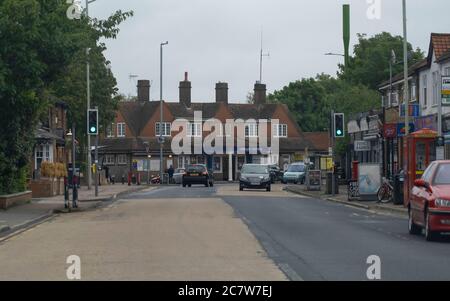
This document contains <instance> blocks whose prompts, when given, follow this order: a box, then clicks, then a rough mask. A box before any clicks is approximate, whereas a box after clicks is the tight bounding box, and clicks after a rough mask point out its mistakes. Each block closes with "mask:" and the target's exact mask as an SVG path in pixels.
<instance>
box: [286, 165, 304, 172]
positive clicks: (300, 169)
mask: <svg viewBox="0 0 450 301" xmlns="http://www.w3.org/2000/svg"><path fill="white" fill-rule="evenodd" d="M287 171H288V172H304V171H305V165H300V164H298V165H290V166H289V167H288V170H287Z"/></svg>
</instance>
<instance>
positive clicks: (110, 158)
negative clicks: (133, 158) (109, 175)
mask: <svg viewBox="0 0 450 301" xmlns="http://www.w3.org/2000/svg"><path fill="white" fill-rule="evenodd" d="M105 165H115V161H114V155H106V156H105Z"/></svg>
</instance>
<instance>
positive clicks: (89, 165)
mask: <svg viewBox="0 0 450 301" xmlns="http://www.w3.org/2000/svg"><path fill="white" fill-rule="evenodd" d="M95 1H96V0H86V17H87V19H88V22H89V4H90V3H92V2H95ZM89 52H90V48H86V56H87V61H86V82H87V88H86V94H87V95H86V97H87V110H86V112H87V111H89V109H90V108H91V86H90V85H91V84H90V77H91V76H90V64H89ZM86 115H87V116H88V114H86ZM88 127H89V117H87V118H86V128H88ZM87 149H88V154H87V156H88V158H87V162H88V168H87V173H88V181H87V182H88V190H91V181H92V171H91V165H92V162H91V161H92V158H91V137H90V136H89V135H87Z"/></svg>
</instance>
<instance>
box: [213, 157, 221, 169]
mask: <svg viewBox="0 0 450 301" xmlns="http://www.w3.org/2000/svg"><path fill="white" fill-rule="evenodd" d="M213 170H214V172H216V173H221V172H222V157H214V159H213Z"/></svg>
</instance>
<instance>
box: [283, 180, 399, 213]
mask: <svg viewBox="0 0 450 301" xmlns="http://www.w3.org/2000/svg"><path fill="white" fill-rule="evenodd" d="M284 190H285V191H288V192H291V193H295V194H299V195H304V196H308V197H310V198H318V199H322V200H326V201H329V202H334V203H339V204H343V205H348V206H352V207H356V208H360V209H365V210H373V211H376V212H378V213H383V211H384V212H385V213H387V212H389V213H395V214H400V215H403V216H407V215H408V212H407V211H406V209H403V208H388V207H383V206H380V205H373V206H369V205H364V204H359V203H354V202H349V201H344V200H339V199H337V198H332V197H324V196H320V195H319V196H318V195H313V194H310V193H307V192H304V191H298V190H294V189H290V188H289V187H285V188H284Z"/></svg>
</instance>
